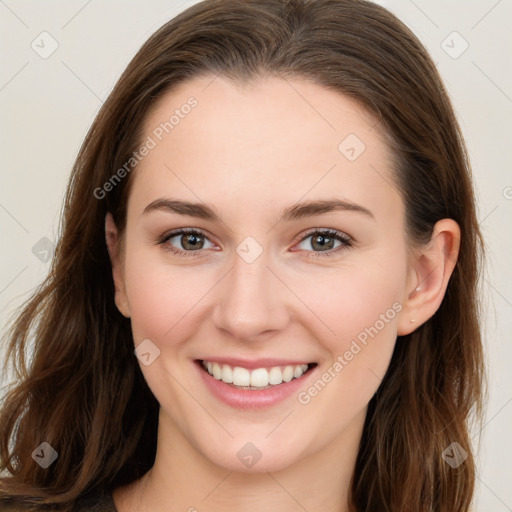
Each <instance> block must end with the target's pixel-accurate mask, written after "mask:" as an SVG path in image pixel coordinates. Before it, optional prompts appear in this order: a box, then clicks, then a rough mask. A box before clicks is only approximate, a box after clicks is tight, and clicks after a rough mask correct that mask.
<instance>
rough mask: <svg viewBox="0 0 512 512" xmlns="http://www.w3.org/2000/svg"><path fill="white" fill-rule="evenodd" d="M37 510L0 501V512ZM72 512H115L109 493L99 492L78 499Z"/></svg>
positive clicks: (46, 509)
mask: <svg viewBox="0 0 512 512" xmlns="http://www.w3.org/2000/svg"><path fill="white" fill-rule="evenodd" d="M34 510H37V508H34V507H33V506H32V507H30V506H27V505H24V504H21V503H19V502H18V503H16V502H15V501H12V500H2V499H0V511H1V512H32V511H34ZM43 510H44V511H48V512H49V511H50V510H52V509H48V508H46V507H41V511H43ZM72 512H117V509H116V506H115V504H114V500H113V499H112V494H111V493H110V492H106V491H101V492H95V493H92V494H89V495H87V496H84V497H82V498H79V499H78V500H77V501H76V502H75V505H74V507H73V509H72Z"/></svg>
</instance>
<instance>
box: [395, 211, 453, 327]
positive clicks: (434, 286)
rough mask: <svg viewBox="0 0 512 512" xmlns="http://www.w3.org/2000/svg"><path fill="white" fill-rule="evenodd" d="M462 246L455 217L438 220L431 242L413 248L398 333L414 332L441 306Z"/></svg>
mask: <svg viewBox="0 0 512 512" xmlns="http://www.w3.org/2000/svg"><path fill="white" fill-rule="evenodd" d="M459 247H460V228H459V225H458V224H457V223H456V222H455V221H454V220H452V219H443V220H440V221H439V222H437V223H436V224H435V226H434V229H433V231H432V237H431V239H430V241H429V242H428V244H426V245H425V246H422V247H420V248H419V249H415V250H414V256H413V257H412V259H413V261H412V263H411V264H410V272H409V278H408V285H407V286H408V287H407V290H408V291H409V290H412V291H409V292H408V295H407V296H406V297H405V298H404V300H403V302H402V306H403V308H402V311H401V312H400V317H399V320H398V335H399V336H404V335H406V334H410V333H411V332H413V331H414V330H415V329H416V328H417V327H418V326H419V325H421V324H422V323H424V322H426V321H427V320H428V319H429V318H430V317H432V316H433V315H434V313H435V312H436V311H437V310H438V309H439V306H440V305H441V302H442V300H443V298H444V295H445V292H446V288H447V286H448V281H449V280H450V276H451V275H452V272H453V269H454V268H455V264H456V263H457V257H458V255H459Z"/></svg>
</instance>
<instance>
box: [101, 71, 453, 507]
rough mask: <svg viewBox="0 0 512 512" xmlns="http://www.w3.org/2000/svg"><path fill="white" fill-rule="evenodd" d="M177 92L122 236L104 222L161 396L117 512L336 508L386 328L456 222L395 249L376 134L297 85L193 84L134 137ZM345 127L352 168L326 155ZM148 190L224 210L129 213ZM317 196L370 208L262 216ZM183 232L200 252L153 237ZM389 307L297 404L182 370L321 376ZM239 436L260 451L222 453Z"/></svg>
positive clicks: (354, 110)
mask: <svg viewBox="0 0 512 512" xmlns="http://www.w3.org/2000/svg"><path fill="white" fill-rule="evenodd" d="M190 96H194V97H195V98H196V99H197V101H198V105H197V107H195V108H194V109H193V110H192V111H191V113H190V114H189V115H188V116H186V117H184V119H181V120H180V124H179V125H177V126H175V128H174V129H173V131H172V132H170V133H169V134H168V135H166V136H165V137H164V138H163V140H162V141H161V142H159V143H158V144H157V146H156V147H155V148H153V149H152V150H151V151H150V152H149V154H148V155H147V156H146V157H145V158H144V159H143V160H142V161H141V162H140V163H139V165H138V167H137V169H136V170H135V171H133V173H134V174H133V176H132V179H133V180H134V182H133V184H132V189H131V192H130V197H129V201H128V213H127V226H126V230H125V232H124V233H122V234H120V233H119V232H118V230H117V228H116V226H115V223H114V221H113V219H112V216H111V215H110V214H107V217H106V224H105V228H106V238H107V244H108V248H109V253H110V256H111V261H112V269H113V276H114V281H115V285H116V296H115V300H116V304H117V307H118V309H119V310H120V311H121V313H122V314H123V315H125V316H127V317H130V318H131V322H132V330H133V337H134V343H135V346H137V345H138V344H139V343H141V342H142V340H145V339H150V340H151V341H152V342H153V343H154V344H155V345H156V346H157V347H158V348H159V350H160V356H159V357H158V358H156V359H155V360H154V362H153V363H152V364H150V365H149V366H145V365H142V364H141V368H142V371H143V373H144V376H145V378H146V380H147V382H148V384H149V386H150V388H151V390H152V392H153V393H154V395H155V396H156V398H157V399H158V401H159V403H160V405H161V411H160V418H159V438H158V448H157V456H156V462H155V465H154V467H153V469H152V470H151V471H150V472H149V473H147V474H146V475H145V477H143V478H141V479H140V480H139V481H136V482H134V483H133V484H131V485H128V486H125V487H123V488H119V489H117V490H116V491H115V492H114V501H115V503H116V506H117V508H118V510H119V511H120V512H134V511H136V510H139V511H149V510H151V511H157V512H158V511H160V510H162V511H163V510H165V511H167V512H168V511H178V510H179V511H185V510H190V511H192V510H195V509H196V510H200V511H201V512H203V511H216V512H222V511H225V510H226V511H227V510H230V511H232V510H238V511H242V512H250V511H260V510H275V511H282V512H284V511H290V512H291V511H294V512H295V511H296V510H297V509H298V507H299V508H300V507H303V508H304V509H306V510H308V511H318V510H337V511H340V512H344V511H347V510H348V508H347V507H348V504H347V502H348V498H347V496H348V489H349V483H350V478H351V476H352V473H353V470H354V464H355V460H356V457H357V452H358V443H359V441H360V437H361V433H362V429H363V423H364V418H365V415H366V410H367V404H368V402H369V400H370V399H371V397H372V396H373V394H374V393H375V391H376V390H377V388H378V386H379V384H380V382H381V379H382V377H383V376H384V374H385V372H386V370H387V368H388V365H389V361H390V358H391V355H392V352H393V348H394V345H395V342H396V337H397V335H405V334H408V333H410V332H411V331H413V330H414V329H416V328H417V327H418V326H419V325H421V323H423V322H425V321H426V320H427V319H428V318H430V317H431V316H432V315H433V314H434V313H435V311H436V310H437V308H438V307H439V305H440V303H441V301H442V299H443V296H444V293H445V290H446V286H447V283H448V279H449V277H450V275H451V273H452V271H453V268H454V265H455V262H456V258H457V254H458V248H459V243H460V230H459V228H458V225H457V224H456V223H455V222H454V221H453V220H450V219H443V220H441V221H440V222H438V223H437V224H436V226H435V229H434V232H433V235H432V239H431V242H430V243H429V244H427V245H425V246H422V247H413V246H412V245H411V243H410V241H408V239H407V236H406V232H405V212H404V203H403V200H402V197H401V194H400V192H399V190H398V189H397V187H395V186H394V181H393V178H392V174H391V165H392V164H391V154H390V150H389V149H388V147H387V145H386V144H385V142H384V138H383V137H382V133H381V131H380V130H381V127H380V126H379V125H378V124H377V123H376V120H375V119H374V118H373V116H372V115H370V114H369V113H368V112H367V111H365V110H363V109H362V108H361V107H360V106H359V105H358V104H357V103H355V102H354V101H353V100H351V99H349V98H347V97H345V96H343V95H341V94H339V93H336V92H333V91H330V90H328V89H326V88H323V87H321V86H319V85H316V84H313V83H311V82H307V81H305V80H302V79H299V78H295V79H293V80H288V81H286V80H283V79H280V78H276V77H272V78H271V77H264V78H259V79H258V80H256V81H255V82H253V83H251V84H249V85H245V86H240V85H235V84H234V83H233V82H231V81H229V80H227V79H225V78H223V77H216V78H215V77H213V76H206V77H202V78H200V79H198V78H196V79H194V80H191V81H188V82H186V83H183V84H180V86H179V87H177V88H176V89H174V90H173V91H172V92H170V93H167V94H166V95H165V96H164V97H162V98H161V99H160V100H159V101H158V103H157V104H156V105H155V107H154V108H153V109H152V110H151V111H150V112H149V113H148V116H147V119H146V123H145V126H144V128H145V136H144V138H145V137H146V136H147V135H151V133H152V131H153V130H154V129H155V128H156V127H157V126H158V125H159V124H160V123H161V122H163V121H165V120H167V119H168V118H169V116H170V114H172V112H173V111H174V110H175V109H176V108H179V107H180V105H183V104H184V103H186V101H187V99H188V98H189V97H190ZM349 134H356V135H357V137H358V138H359V139H360V140H361V141H363V142H364V144H365V146H366V149H365V150H364V152H363V153H362V154H361V155H360V156H359V157H358V158H357V159H356V160H354V161H349V160H348V159H347V158H346V157H345V156H344V154H342V153H341V152H340V151H339V149H338V146H339V144H340V142H342V141H343V140H344V139H345V138H346V137H347V136H348V135H349ZM163 197H166V198H171V197H172V198H173V199H179V200H186V201H192V202H200V203H207V204H209V205H212V206H213V207H215V209H216V210H217V211H218V212H219V215H220V217H221V219H222V220H221V221H212V220H207V219H201V218H196V217H191V216H188V215H180V214H177V213H172V212H169V211H164V210H158V211H153V212H151V213H146V214H143V211H144V209H145V207H146V206H147V205H148V204H150V203H151V202H152V201H154V200H156V199H159V198H163ZM333 198H339V199H343V200H346V201H351V202H353V203H356V204H358V205H360V206H363V207H364V208H367V209H368V210H370V211H371V213H372V215H373V217H372V216H370V215H367V214H364V213H361V212H358V211H332V212H328V213H323V214H317V215H315V216H310V217H306V218H302V219H296V220H291V221H281V222H277V220H278V218H279V216H280V214H281V212H282V211H283V209H284V208H286V207H288V206H291V205H294V204H295V203H297V202H299V201H306V200H317V199H333ZM183 227H185V228H195V229H198V230H201V231H203V234H204V236H205V237H206V238H202V237H200V242H202V243H203V244H204V245H203V246H202V247H203V248H202V249H200V250H199V251H197V250H196V251H195V253H194V249H190V248H188V251H189V253H190V254H192V253H194V254H192V255H191V256H182V255H175V254H172V253H171V252H169V251H166V250H165V245H166V244H167V246H169V245H171V246H174V247H175V248H178V249H181V250H182V251H184V250H187V247H190V246H186V245H185V246H184V245H182V243H185V244H186V242H187V240H186V237H185V240H184V239H183V237H181V236H176V237H174V238H172V239H170V240H169V241H167V242H166V244H158V240H159V237H161V236H162V235H164V234H166V233H167V232H169V231H170V230H172V229H177V228H183ZM314 229H333V230H336V231H339V232H340V233H342V234H345V235H348V236H349V237H351V238H352V240H353V245H352V246H351V247H344V248H343V249H342V250H339V251H337V252H336V248H338V247H340V244H341V242H334V245H330V246H328V247H327V249H328V250H330V252H331V254H330V255H326V254H327V253H326V252H323V251H322V248H319V247H318V245H312V241H313V238H314V237H312V236H310V235H311V232H312V230H314ZM121 235H122V236H121ZM247 236H252V237H253V238H254V239H255V240H256V241H257V242H258V244H260V246H261V248H262V249H263V252H262V254H261V255H260V256H259V257H258V258H257V259H256V260H255V261H253V262H252V263H247V262H246V261H245V260H244V259H243V258H242V257H240V256H239V254H238V253H237V252H236V248H237V246H238V245H239V244H240V243H241V242H242V241H243V240H244V239H245V238H246V237H247ZM180 242H182V243H180ZM327 249H324V251H325V250H327ZM318 253H320V254H321V255H320V256H318V257H315V255H316V254H318ZM394 303H395V304H399V305H400V306H401V311H400V312H398V313H397V314H396V315H394V318H392V319H389V321H388V322H386V323H385V325H384V327H383V328H381V329H380V330H379V332H378V334H377V335H375V336H374V337H373V338H370V339H369V342H368V344H367V345H366V346H364V347H363V348H362V350H361V351H360V352H358V353H357V355H355V356H354V357H353V359H352V360H351V361H349V362H348V363H347V364H346V366H344V367H343V369H342V371H339V372H338V373H336V376H335V378H332V379H331V381H330V382H329V383H328V384H327V385H326V386H325V387H324V388H323V389H322V390H321V391H320V392H319V393H318V394H317V395H316V396H314V397H312V398H311V400H310V401H309V403H307V404H302V403H300V402H299V401H298V400H297V396H296V394H293V395H292V396H291V397H289V398H287V399H286V400H285V401H284V402H281V403H279V404H278V405H276V406H273V407H270V408H266V409H262V410H238V409H235V408H233V407H230V406H228V405H226V404H224V403H222V402H220V401H219V400H218V399H217V398H216V397H214V396H213V395H212V394H211V393H210V391H209V390H208V389H207V388H206V387H205V385H204V383H203V382H202V379H199V378H198V376H197V369H196V368H195V366H194V363H193V361H194V360H196V359H209V358H210V359H213V358H214V356H215V355H217V356H225V357H243V358H249V359H257V358H263V357H275V358H285V359H286V358H288V359H301V360H302V359H303V360H305V361H309V362H317V364H318V367H317V369H316V375H317V377H320V375H321V374H322V373H323V372H324V371H327V370H328V369H329V368H330V367H331V368H332V366H333V363H334V362H335V361H336V358H337V357H338V356H339V355H340V354H341V355H343V354H344V353H345V352H346V351H347V350H349V349H350V346H351V343H352V341H353V340H354V339H356V337H357V335H358V334H359V333H361V332H362V331H364V329H365V328H368V327H370V326H374V325H375V324H376V321H377V320H378V319H379V318H382V317H380V315H382V314H385V313H386V311H388V310H389V309H390V308H392V305H393V304H394ZM307 383H308V384H307V386H304V389H305V390H307V389H308V387H309V386H311V385H312V384H313V383H314V381H311V379H310V380H309V381H307ZM247 442H251V443H253V445H255V446H256V447H257V448H258V450H259V451H260V452H261V454H262V457H261V459H260V460H259V461H258V462H257V463H256V464H255V465H254V466H253V467H252V468H247V467H245V466H244V465H243V464H242V463H241V461H240V460H239V458H238V457H237V452H238V451H239V450H240V449H241V448H242V447H243V446H244V445H245V444H246V443H247ZM312 490H314V492H312ZM193 507H194V508H193Z"/></svg>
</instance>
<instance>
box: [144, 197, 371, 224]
mask: <svg viewBox="0 0 512 512" xmlns="http://www.w3.org/2000/svg"><path fill="white" fill-rule="evenodd" d="M158 210H163V211H168V212H170V213H177V214H179V215H188V216H190V217H197V218H199V219H205V220H211V221H220V220H221V219H220V215H219V214H218V212H217V210H216V209H215V208H214V207H212V206H210V205H208V204H206V203H191V202H189V201H178V200H173V199H168V198H159V199H156V200H155V201H153V202H151V203H150V204H148V205H147V206H146V208H144V212H143V215H144V214H146V213H150V212H153V211H158ZM334 211H350V212H357V213H362V214H364V215H366V216H368V217H371V218H372V219H374V220H375V217H374V215H373V213H372V212H371V211H370V210H368V209H367V208H365V207H364V206H361V205H359V204H356V203H353V202H351V201H345V200H341V199H325V200H319V201H305V202H302V203H297V204H294V205H292V206H288V207H287V208H285V209H284V210H283V211H282V213H281V217H280V218H279V220H278V222H282V221H285V222H289V221H292V220H298V219H302V218H305V217H311V216H313V215H321V214H324V213H330V212H334Z"/></svg>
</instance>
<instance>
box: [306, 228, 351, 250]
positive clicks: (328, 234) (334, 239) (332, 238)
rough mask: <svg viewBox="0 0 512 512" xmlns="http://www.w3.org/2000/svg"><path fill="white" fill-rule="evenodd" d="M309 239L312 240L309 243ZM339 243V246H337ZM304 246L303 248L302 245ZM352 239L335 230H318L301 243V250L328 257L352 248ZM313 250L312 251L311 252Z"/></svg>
mask: <svg viewBox="0 0 512 512" xmlns="http://www.w3.org/2000/svg"><path fill="white" fill-rule="evenodd" d="M308 239H310V240H309V241H308ZM336 243H338V245H336ZM302 244H303V246H302V247H301V245H302ZM351 245H352V244H351V239H350V238H349V237H348V236H347V235H345V234H343V233H341V232H339V231H334V230H317V231H312V232H310V233H309V234H308V235H306V236H305V237H304V238H303V239H302V240H301V242H300V244H299V248H300V249H302V250H306V251H308V252H312V253H317V254H314V256H324V255H325V256H328V255H330V254H332V253H336V252H338V251H340V250H343V249H345V248H347V247H351ZM310 249H312V250H310Z"/></svg>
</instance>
